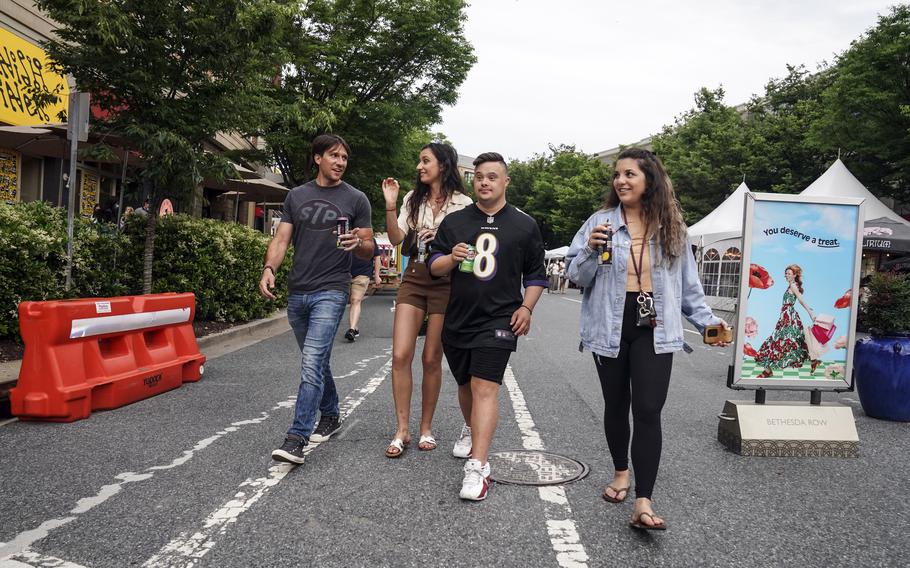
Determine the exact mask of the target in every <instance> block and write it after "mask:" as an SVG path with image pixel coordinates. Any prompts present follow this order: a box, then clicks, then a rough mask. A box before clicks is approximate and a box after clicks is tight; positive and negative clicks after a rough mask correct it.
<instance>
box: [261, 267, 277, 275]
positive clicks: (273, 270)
mask: <svg viewBox="0 0 910 568" xmlns="http://www.w3.org/2000/svg"><path fill="white" fill-rule="evenodd" d="M266 269H269V270H271V271H272V276H275V275H276V274H275V269H274V268H272V267H271V266H269V265H268V264H266V265H265V266H263V267H262V271H263V272H265V270H266Z"/></svg>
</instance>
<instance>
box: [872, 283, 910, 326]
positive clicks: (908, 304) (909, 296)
mask: <svg viewBox="0 0 910 568" xmlns="http://www.w3.org/2000/svg"><path fill="white" fill-rule="evenodd" d="M867 287H868V293H867V294H866V298H865V302H863V306H862V313H861V317H862V319H863V324H864V325H865V327H867V328H868V329H869V332H870V333H873V334H876V335H889V334H892V333H894V332H908V331H910V275H907V274H894V273H891V272H878V273H875V274H873V275H872V278H870V279H869V284H868V285H867Z"/></svg>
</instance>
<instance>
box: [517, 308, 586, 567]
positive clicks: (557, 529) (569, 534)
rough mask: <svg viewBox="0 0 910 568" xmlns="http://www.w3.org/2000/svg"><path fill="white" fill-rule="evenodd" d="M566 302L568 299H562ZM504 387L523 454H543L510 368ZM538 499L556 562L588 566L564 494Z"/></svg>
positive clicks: (556, 488) (545, 490) (555, 489)
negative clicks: (534, 452)
mask: <svg viewBox="0 0 910 568" xmlns="http://www.w3.org/2000/svg"><path fill="white" fill-rule="evenodd" d="M565 299H568V298H565ZM502 382H503V384H504V385H506V388H507V389H508V390H509V398H511V399H512V410H513V412H514V413H515V421H516V422H517V423H518V429H519V430H520V431H521V443H522V445H523V446H524V448H525V449H526V450H538V451H543V450H544V445H543V441H542V440H541V439H540V434H538V433H537V429H536V426H535V425H534V419H533V418H531V413H530V411H528V405H527V403H526V402H525V397H524V394H522V392H521V389H520V388H519V387H518V381H516V380H515V374H514V373H513V372H512V366H511V365H510V366H508V367H506V372H505V375H504V376H503V381H502ZM538 495H539V496H540V499H541V500H542V501H543V502H544V503H545V510H546V513H545V515H546V518H547V533H548V534H549V535H550V544H551V546H552V547H553V551H554V552H555V553H556V562H557V563H558V564H559V565H560V566H562V567H563V568H582V567H586V566H587V565H588V564H587V562H588V553H587V552H585V547H584V545H583V544H582V543H581V538H580V537H579V536H578V531H577V530H576V527H575V521H574V520H572V507H570V506H569V499H568V498H567V497H566V490H565V488H564V487H562V486H560V485H550V486H544V487H538Z"/></svg>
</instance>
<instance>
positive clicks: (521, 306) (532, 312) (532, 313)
mask: <svg viewBox="0 0 910 568" xmlns="http://www.w3.org/2000/svg"><path fill="white" fill-rule="evenodd" d="M518 307H519V308H524V309H526V310H528V313H529V314H531V315H532V316H533V315H534V310H532V309H531V308H529V307H528V306H526V305H524V304H522V305H520V306H518Z"/></svg>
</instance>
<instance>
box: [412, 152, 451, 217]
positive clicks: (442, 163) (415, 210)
mask: <svg viewBox="0 0 910 568" xmlns="http://www.w3.org/2000/svg"><path fill="white" fill-rule="evenodd" d="M426 149H429V150H430V152H433V156H434V157H435V158H436V161H437V162H439V175H440V177H441V178H442V181H441V183H440V190H442V197H443V198H444V199H445V200H448V199H449V198H450V197H452V194H454V193H455V192H456V191H461V190H462V188H463V187H464V186H462V185H461V176H460V175H459V174H458V152H456V151H455V148H453V147H452V146H451V145H450V144H446V143H445V142H430V143H429V144H427V145H426V146H424V147H423V148H421V149H420V151H421V152H423V151H424V150H426ZM429 198H430V186H428V185H427V184H425V183H423V182H422V181H420V174H417V183H415V184H414V191H412V192H411V196H410V197H409V198H408V225H409V226H411V227H415V228H417V221H418V220H419V214H420V211H419V209H420V204H421V203H423V202H424V201H426V200H427V199H429Z"/></svg>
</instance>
